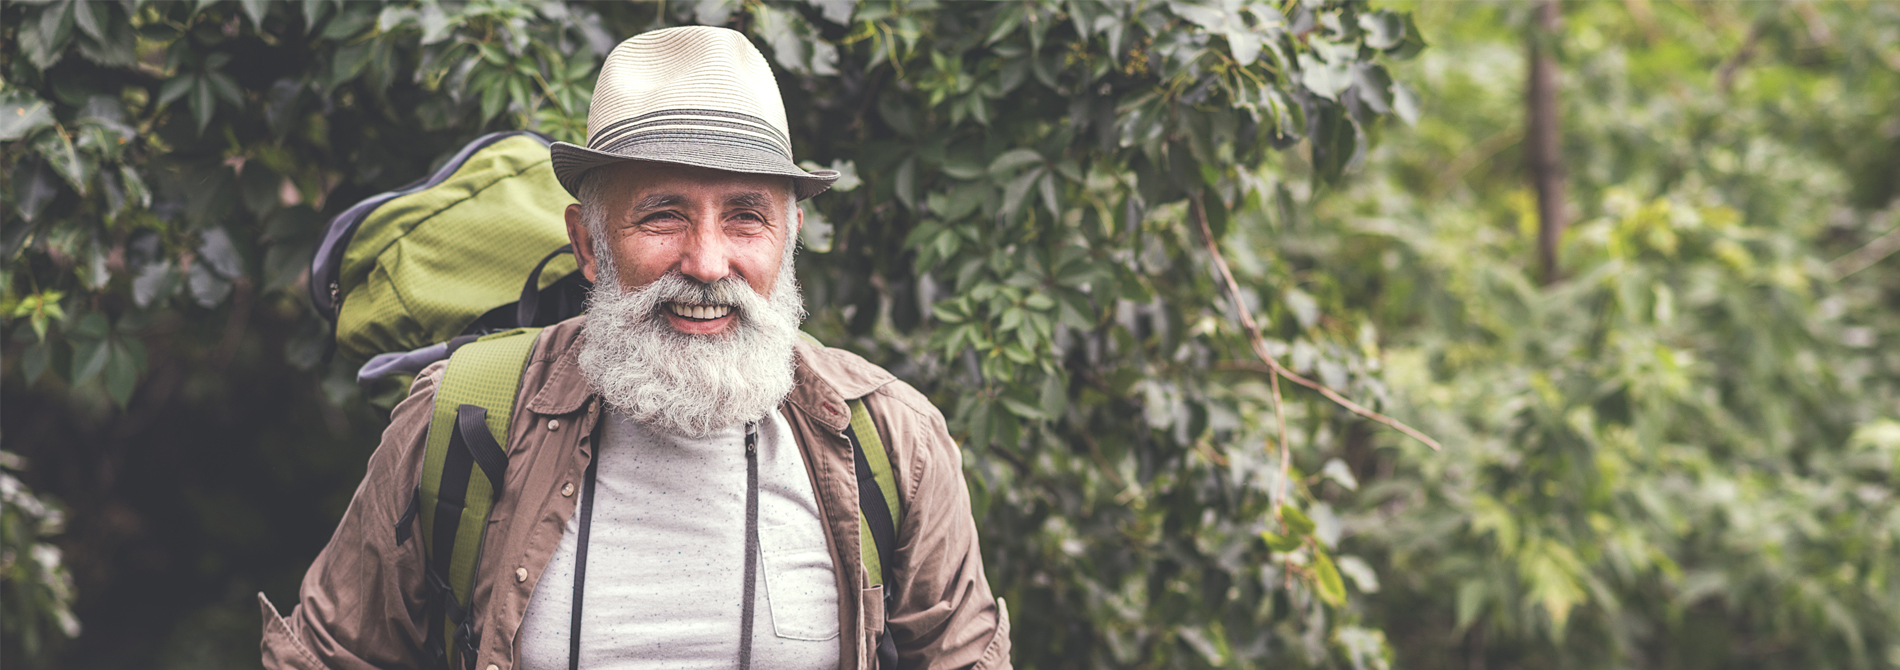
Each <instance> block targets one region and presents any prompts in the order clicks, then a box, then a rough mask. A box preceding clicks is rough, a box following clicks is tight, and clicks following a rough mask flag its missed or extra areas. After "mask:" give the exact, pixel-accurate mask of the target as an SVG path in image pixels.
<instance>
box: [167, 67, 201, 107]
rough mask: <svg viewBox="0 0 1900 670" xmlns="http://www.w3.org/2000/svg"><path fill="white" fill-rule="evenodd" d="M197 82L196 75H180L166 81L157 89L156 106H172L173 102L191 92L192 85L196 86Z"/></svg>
mask: <svg viewBox="0 0 1900 670" xmlns="http://www.w3.org/2000/svg"><path fill="white" fill-rule="evenodd" d="M197 81H198V75H180V76H177V77H172V78H170V79H166V80H165V84H164V85H163V86H160V87H159V89H158V104H159V105H160V106H164V105H169V104H172V101H173V100H177V99H179V98H182V97H185V94H186V93H190V92H191V87H192V85H193V84H196V83H197Z"/></svg>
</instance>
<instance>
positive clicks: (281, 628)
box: [257, 363, 444, 670]
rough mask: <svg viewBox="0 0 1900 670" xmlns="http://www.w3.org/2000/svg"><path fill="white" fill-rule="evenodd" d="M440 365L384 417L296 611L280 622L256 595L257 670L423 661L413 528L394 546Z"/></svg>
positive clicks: (418, 553) (419, 567) (417, 468)
mask: <svg viewBox="0 0 1900 670" xmlns="http://www.w3.org/2000/svg"><path fill="white" fill-rule="evenodd" d="M443 367H444V366H443V364H442V363H437V364H435V365H433V366H430V367H429V368H427V369H425V370H423V372H422V374H420V375H418V376H417V377H416V381H415V384H414V385H412V386H411V387H410V391H409V397H408V398H407V399H405V400H403V401H402V403H400V404H398V405H396V408H395V410H394V411H392V412H391V413H390V422H389V428H388V429H387V430H384V431H383V438H382V444H381V445H380V446H378V447H377V449H376V453H375V454H374V455H372V456H371V457H370V460H369V467H368V472H367V473H366V474H365V475H364V476H363V483H362V484H361V485H358V486H357V488H356V495H355V497H353V498H351V500H350V506H349V509H348V510H347V511H345V512H344V513H343V520H342V521H341V522H339V523H338V524H337V528H336V534H334V535H332V536H331V537H330V544H329V545H328V546H325V547H324V548H323V552H322V553H320V554H318V555H317V559H316V561H315V562H313V563H311V564H310V570H309V571H308V572H306V573H304V578H303V585H302V587H300V589H299V592H298V594H297V603H296V606H295V607H293V608H291V611H290V615H289V616H284V617H280V616H278V615H277V609H276V607H275V606H273V605H272V604H271V603H270V601H269V600H268V599H266V598H265V597H264V594H262V593H259V594H257V599H258V604H259V606H260V607H261V608H262V610H263V612H262V613H263V617H264V639H263V643H262V645H261V646H262V648H263V661H264V667H265V668H269V669H271V670H276V669H278V668H299V669H303V668H309V669H312V670H315V669H319V668H336V669H339V670H341V669H349V668H391V667H418V666H420V665H421V664H422V659H423V654H424V651H423V648H422V646H423V638H424V635H423V626H424V625H425V622H424V621H423V618H424V613H425V609H424V604H425V599H426V597H427V595H426V591H425V587H424V585H423V555H422V539H421V533H420V528H419V527H418V526H417V524H419V523H420V522H411V523H410V524H409V529H408V530H409V532H410V536H409V538H408V541H406V542H402V543H398V542H397V541H396V521H397V519H399V518H401V517H402V514H403V512H404V511H406V510H407V509H408V507H409V501H410V499H411V497H412V495H413V494H414V491H415V487H416V482H417V481H418V475H419V473H420V472H421V468H422V455H423V439H424V436H425V434H426V433H427V432H428V429H429V417H430V413H431V412H432V408H433V405H434V401H435V385H436V382H437V381H438V380H439V379H440V377H441V374H442V369H443Z"/></svg>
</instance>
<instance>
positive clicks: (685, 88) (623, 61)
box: [548, 26, 838, 200]
mask: <svg viewBox="0 0 1900 670" xmlns="http://www.w3.org/2000/svg"><path fill="white" fill-rule="evenodd" d="M786 127H787V124H786V123H785V103H784V102H783V101H781V100H780V99H779V92H778V81H777V80H776V79H774V78H773V77H772V68H771V66H769V65H767V64H766V62H765V57H764V56H762V55H760V54H759V50H758V49H757V48H755V47H753V46H752V43H751V42H749V41H747V40H746V38H745V36H744V35H741V34H739V33H737V32H735V31H732V30H727V29H725V28H713V27H707V26H687V27H681V28H667V29H665V30H655V31H652V32H648V33H641V34H639V35H635V36H633V37H631V38H629V39H627V41H625V42H621V43H620V46H618V47H614V50H613V53H610V54H608V55H607V62H606V63H604V64H602V65H601V67H600V79H599V80H598V81H597V82H596V83H595V85H594V101H593V106H592V107H591V108H590V109H589V110H588V112H587V146H584V147H583V146H577V145H573V144H568V143H566V142H555V143H554V144H553V145H552V146H550V147H548V151H549V153H550V154H551V155H552V158H553V163H554V177H555V179H558V180H559V181H560V182H561V186H562V187H563V188H566V189H567V192H568V193H570V194H574V195H575V196H577V197H578V196H579V194H580V183H581V178H582V176H584V175H586V174H587V171H588V170H591V169H593V168H596V167H600V166H602V165H607V164H610V163H618V162H622V161H629V160H635V161H652V162H660V163H677V164H681V165H693V166H698V167H703V168H712V169H715V170H726V171H730V172H745V173H751V174H771V175H784V176H787V177H791V178H792V182H793V184H794V190H795V191H796V193H797V196H798V199H800V200H803V199H805V198H809V197H812V196H814V195H818V194H819V193H823V192H824V191H825V189H828V188H831V183H832V182H834V181H837V180H838V173H837V172H836V171H833V170H814V171H811V172H806V171H805V170H803V169H801V168H799V167H798V164H797V163H795V162H793V160H792V140H791V135H790V133H789V132H788V131H787V130H786Z"/></svg>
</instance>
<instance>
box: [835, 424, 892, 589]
mask: <svg viewBox="0 0 1900 670" xmlns="http://www.w3.org/2000/svg"><path fill="white" fill-rule="evenodd" d="M844 434H845V437H847V438H849V439H850V440H851V456H852V460H853V461H854V467H853V469H854V470H856V471H857V475H858V509H860V510H862V511H863V512H864V520H865V522H867V523H869V524H871V539H872V540H873V542H874V543H875V544H877V560H878V563H880V564H882V567H883V570H882V572H883V573H884V574H883V577H884V593H885V594H887V595H888V594H890V593H891V581H892V579H893V576H892V573H893V570H892V566H895V565H897V559H896V558H895V557H893V556H892V553H893V552H895V551H896V549H895V547H896V546H897V524H896V523H895V522H893V521H892V520H891V508H890V505H887V504H885V500H884V489H882V488H879V487H878V485H877V475H876V474H875V473H873V472H871V462H870V461H867V460H865V458H864V444H863V443H861V442H859V441H858V434H857V431H855V430H846V431H845V432H844Z"/></svg>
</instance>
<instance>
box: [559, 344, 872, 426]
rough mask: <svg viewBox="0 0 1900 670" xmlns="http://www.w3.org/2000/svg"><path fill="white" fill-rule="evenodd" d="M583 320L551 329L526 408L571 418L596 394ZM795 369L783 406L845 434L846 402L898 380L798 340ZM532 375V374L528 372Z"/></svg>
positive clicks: (865, 363) (836, 351)
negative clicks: (583, 347) (584, 364)
mask: <svg viewBox="0 0 1900 670" xmlns="http://www.w3.org/2000/svg"><path fill="white" fill-rule="evenodd" d="M585 319H586V317H584V316H583V317H577V318H574V319H569V320H567V321H564V322H562V323H559V324H556V325H554V326H550V327H549V328H548V331H550V332H548V333H547V334H546V335H545V338H546V339H544V340H543V341H542V343H541V346H540V347H537V349H536V351H535V356H534V358H533V360H532V362H531V363H530V365H532V364H533V363H534V362H539V363H542V364H545V365H549V366H550V367H549V371H548V373H547V376H546V377H545V381H542V382H541V387H540V388H538V389H536V390H535V393H534V396H533V397H532V398H530V399H529V400H528V410H529V411H532V412H534V413H536V414H543V415H560V414H571V413H573V412H575V411H578V410H580V408H582V407H584V406H586V404H587V402H588V401H590V400H592V399H593V397H594V396H595V395H596V394H595V393H594V390H593V388H592V387H590V386H588V384H587V377H586V376H585V375H583V374H581V367H580V346H578V345H579V342H580V333H581V324H582V323H584V320H585ZM792 358H793V361H794V363H795V364H796V365H797V370H796V372H794V373H793V375H794V377H793V379H794V381H793V384H792V392H791V393H790V394H789V395H787V396H785V402H786V404H789V405H792V406H793V407H796V408H798V410H799V411H801V412H803V413H804V414H805V415H806V416H809V417H811V418H812V419H813V420H814V421H817V422H818V423H820V424H823V425H824V426H826V427H828V428H831V429H832V430H844V428H845V426H847V425H850V423H851V413H850V411H849V410H847V409H846V408H845V401H846V400H852V399H857V398H862V397H864V396H867V395H870V394H871V392H873V391H876V390H877V389H878V388H879V387H882V386H884V385H885V384H889V383H891V382H894V381H897V378H896V377H894V376H891V373H889V372H886V371H885V370H884V369H883V368H880V367H878V366H876V365H872V364H871V362H870V361H867V360H864V358H862V357H860V356H858V355H857V354H853V353H851V352H848V351H844V350H842V349H832V348H828V347H825V346H822V345H816V344H813V343H812V342H811V341H808V340H806V339H804V338H800V339H799V340H798V343H797V344H794V345H793V346H792ZM529 376H530V377H533V376H534V375H532V374H530V375H529Z"/></svg>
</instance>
